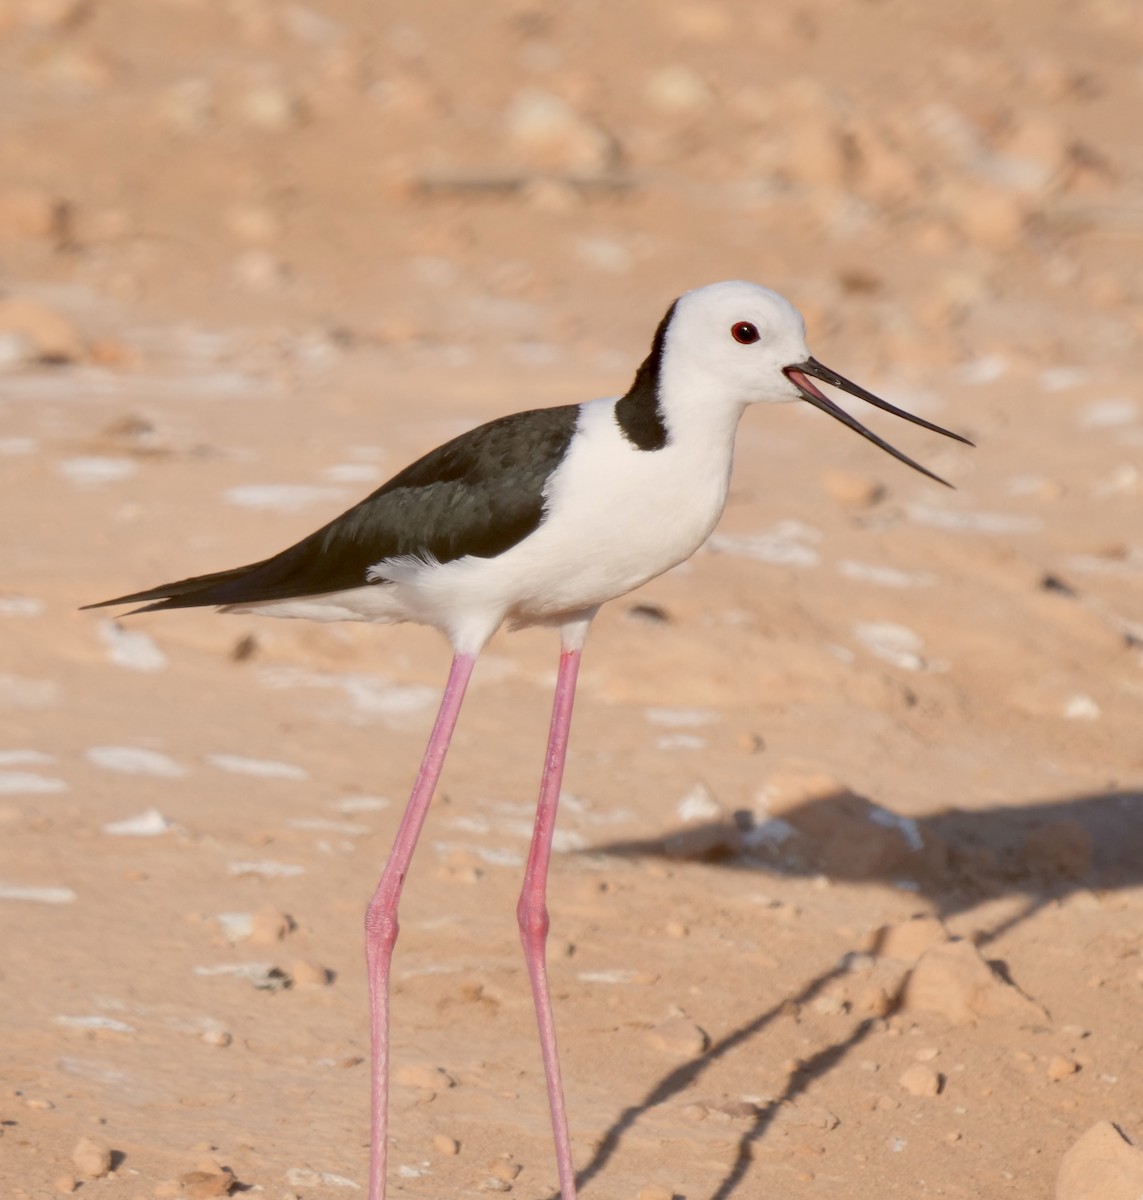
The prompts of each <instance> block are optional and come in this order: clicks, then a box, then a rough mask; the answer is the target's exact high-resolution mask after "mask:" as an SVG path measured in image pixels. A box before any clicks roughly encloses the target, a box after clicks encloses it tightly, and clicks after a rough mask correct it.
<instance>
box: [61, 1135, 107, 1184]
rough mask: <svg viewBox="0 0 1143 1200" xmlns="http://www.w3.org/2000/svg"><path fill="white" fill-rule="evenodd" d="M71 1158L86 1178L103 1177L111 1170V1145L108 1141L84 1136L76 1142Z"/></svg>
mask: <svg viewBox="0 0 1143 1200" xmlns="http://www.w3.org/2000/svg"><path fill="white" fill-rule="evenodd" d="M71 1160H72V1162H73V1163H75V1169H76V1170H77V1171H78V1172H79V1174H80V1175H81V1176H82V1177H83V1178H84V1179H102V1178H103V1176H104V1175H106V1174H107V1172H108V1171H110V1170H111V1147H110V1146H109V1145H108V1144H107V1143H106V1142H102V1141H96V1140H95V1139H94V1138H89V1137H83V1138H80V1139H79V1141H78V1142H77V1143H76V1147H75V1149H74V1150H73V1151H72V1154H71Z"/></svg>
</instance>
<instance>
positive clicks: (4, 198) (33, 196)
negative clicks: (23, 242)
mask: <svg viewBox="0 0 1143 1200" xmlns="http://www.w3.org/2000/svg"><path fill="white" fill-rule="evenodd" d="M23 238H41V239H43V240H45V241H50V242H53V243H55V244H57V245H64V244H66V243H67V242H69V241H70V240H71V206H70V205H69V204H68V202H67V201H66V200H62V199H60V197H58V196H53V195H52V194H51V193H50V192H44V191H40V190H39V189H37V188H29V187H17V188H5V189H4V190H3V191H0V241H5V240H20V239H23Z"/></svg>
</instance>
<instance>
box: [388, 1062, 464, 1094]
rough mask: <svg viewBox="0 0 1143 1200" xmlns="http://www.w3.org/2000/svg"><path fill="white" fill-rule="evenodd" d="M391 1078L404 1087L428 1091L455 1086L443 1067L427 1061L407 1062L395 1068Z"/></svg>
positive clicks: (438, 1090) (439, 1090) (441, 1090)
mask: <svg viewBox="0 0 1143 1200" xmlns="http://www.w3.org/2000/svg"><path fill="white" fill-rule="evenodd" d="M393 1078H394V1080H395V1081H396V1082H397V1083H399V1084H401V1085H402V1086H404V1087H415V1088H421V1089H422V1090H424V1091H430V1092H444V1091H447V1090H448V1089H449V1088H451V1087H456V1080H455V1079H453V1077H452V1076H451V1075H450V1074H449V1073H448V1072H447V1071H446V1070H444V1068H443V1067H433V1066H429V1065H428V1064H427V1063H407V1064H406V1065H405V1066H403V1067H398V1068H397V1071H396V1073H395V1074H394V1076H393Z"/></svg>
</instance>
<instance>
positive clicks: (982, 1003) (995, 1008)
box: [901, 940, 1050, 1026]
mask: <svg viewBox="0 0 1143 1200" xmlns="http://www.w3.org/2000/svg"><path fill="white" fill-rule="evenodd" d="M901 1009H902V1011H903V1012H908V1011H913V1012H934V1013H939V1014H940V1015H941V1016H943V1017H945V1018H947V1019H948V1020H949V1021H951V1022H952V1023H953V1024H954V1025H967V1024H975V1023H976V1022H977V1021H979V1020H981V1019H983V1018H1008V1019H1012V1020H1015V1021H1016V1022H1018V1023H1019V1024H1020V1025H1021V1026H1043V1025H1046V1024H1047V1023H1048V1022H1049V1021H1050V1017H1049V1016H1048V1012H1047V1010H1046V1009H1045V1008H1044V1007H1043V1005H1041V1004H1037V1003H1036V1001H1035V1000H1033V999H1032V998H1031V996H1028V995H1026V994H1025V993H1024V992H1022V991H1021V990H1020V989H1019V988H1018V987H1016V985H1015V984H1013V983H1012V982H1010V981H1009V980H1008V979H1006V978H1005V976H1004V974H1003V973H1002V972H1001V971H1000V970H999V969H997V968H996V967H993V966H992V965H991V964H990V963H988V962H986V961H985V960H984V957H983V956H982V955H981V953H980V951H979V950H978V949H977V948H976V947H975V946H974V945H973V944H972V943H971V942H968V941H964V940H957V941H951V942H945V943H943V944H941V945H937V946H933V947H931V948H930V949H928V950H926V951H925V953H924V954H922V955H921V957H920V959H919V960H918V961H917V965H916V966H915V967H914V968H913V970H912V972H911V973H910V975H909V978H908V980H907V981H906V983H905V987H904V989H903V991H902V996H901Z"/></svg>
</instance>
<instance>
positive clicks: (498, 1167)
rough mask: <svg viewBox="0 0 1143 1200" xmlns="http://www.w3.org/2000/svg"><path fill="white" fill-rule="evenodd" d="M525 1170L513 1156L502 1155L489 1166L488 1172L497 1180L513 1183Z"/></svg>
mask: <svg viewBox="0 0 1143 1200" xmlns="http://www.w3.org/2000/svg"><path fill="white" fill-rule="evenodd" d="M522 1169H523V1168H522V1167H521V1166H520V1164H519V1163H518V1162H517V1161H516V1160H515V1159H514V1158H513V1157H512V1155H511V1154H501V1155H499V1156H498V1157H497V1158H494V1159H493V1160H492V1161H491V1162H490V1163H489V1164H488V1170H489V1171H490V1172H491V1173H492V1175H493V1176H494V1177H495V1178H496V1179H503V1180H504V1182H505V1183H511V1182H512V1181H513V1180H514V1179H515V1178H516V1176H517V1175H519V1174H520V1171H521V1170H522Z"/></svg>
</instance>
